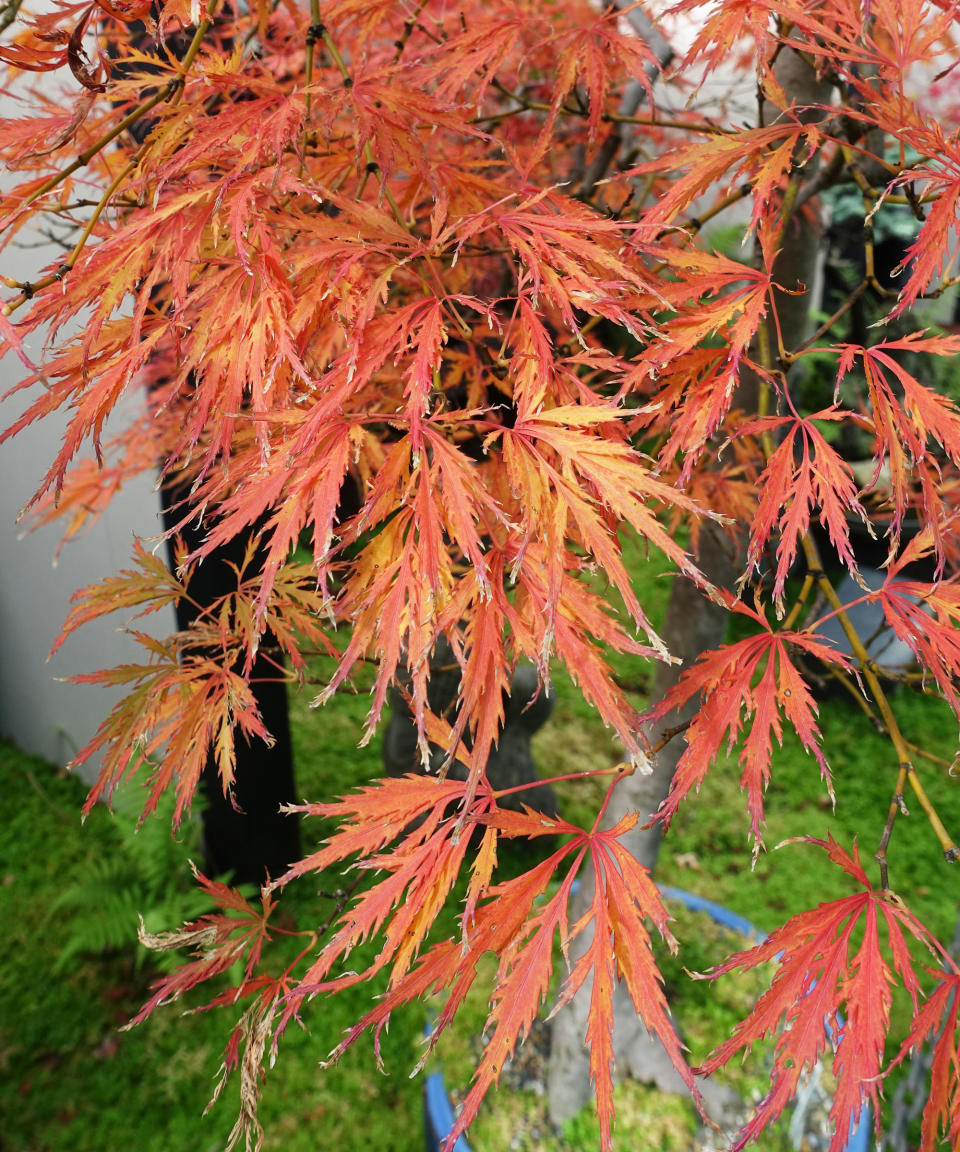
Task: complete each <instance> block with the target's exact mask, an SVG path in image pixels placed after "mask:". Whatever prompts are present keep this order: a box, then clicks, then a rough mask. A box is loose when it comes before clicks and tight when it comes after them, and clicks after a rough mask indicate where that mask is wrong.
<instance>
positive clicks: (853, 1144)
mask: <svg viewBox="0 0 960 1152" xmlns="http://www.w3.org/2000/svg"><path fill="white" fill-rule="evenodd" d="M660 893H661V895H662V896H663V897H664V898H665V899H667V900H677V901H679V902H680V903H681V904H685V905H686V907H687V908H689V909H690V910H691V911H693V912H706V913H707V915H708V916H710V917H712V919H714V920H715V921H716V922H717V923H718V924H722V925H723V926H724V928H729V929H731V930H732V931H734V932H739V933H740V935H741V936H744V937H745V938H746V939H747V940H749V941H751V942H752V943H754V944H759V943H760V942H761V941H763V940H765V939H766V933H765V932H761V931H760V929H759V928H757V927H756V926H755V925H754V924H751V923H750V921H749V920H745V919H744V918H743V917H742V916H738V915H737V914H736V912H731V911H730V909H729V908H724V907H723V906H722V905H720V904H715V903H714V902H713V901H712V900H706V899H704V897H703V896H696V895H694V893H693V892H685V891H684V890H683V889H682V888H669V887H661V889H660ZM841 1024H842V1022H841ZM430 1031H431V1029H430V1027H429V1026H428V1027H427V1034H428V1035H429V1033H430ZM423 1110H424V1123H425V1128H426V1137H427V1152H441V1149H442V1148H443V1143H444V1141H445V1140H446V1138H447V1136H448V1135H449V1134H450V1131H451V1129H452V1128H453V1125H454V1115H453V1107H452V1106H451V1104H450V1097H449V1096H448V1095H447V1087H446V1084H445V1083H444V1080H443V1073H442V1072H431V1073H430V1075H429V1076H428V1077H427V1079H426V1083H425V1085H424V1093H423ZM870 1128H871V1117H870V1105H869V1104H867V1105H865V1106H864V1109H863V1112H862V1113H861V1114H860V1119H859V1121H858V1122H856V1123H855V1124H852V1125H851V1127H850V1139H849V1140H848V1141H847V1145H846V1148H845V1149H844V1152H868V1149H869V1147H870ZM452 1152H472V1150H471V1148H470V1145H469V1144H468V1143H467V1141H466V1139H465V1137H463V1136H459V1137H458V1138H457V1142H456V1144H454V1146H453V1149H452Z"/></svg>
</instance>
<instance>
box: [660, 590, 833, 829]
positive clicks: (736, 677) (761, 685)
mask: <svg viewBox="0 0 960 1152" xmlns="http://www.w3.org/2000/svg"><path fill="white" fill-rule="evenodd" d="M728 602H729V604H730V608H731V611H733V612H736V613H737V614H739V615H742V616H746V617H749V618H750V619H751V620H753V621H754V622H755V623H756V624H758V625H760V626H761V627H762V628H763V629H764V631H763V632H761V633H760V634H759V635H756V636H750V637H748V638H747V639H745V640H738V641H736V642H735V643H733V644H728V645H726V646H725V647H723V648H719V649H717V650H716V651H713V652H706V653H704V654H703V655H702V656H701V657H700V658H699V660H698V661H697V663H696V664H695V665H694V666H693V667H692V668H690V669H688V670H687V671H686V672H684V673H683V675H682V676H681V677H680V679H679V681H678V682H677V684H676V685H675V686H674V687H673V688H671V689H670V691H669V692H668V693H667V695H666V696H665V697H664V699H663V700H662V701H661V702H660V703H659V704H658V705H656V707H654V708H653V709H651V711H650V712H649V714H648V716H647V719H648V720H649V721H650V722H656V721H659V720H662V719H663V718H664V717H666V716H668V715H670V713H671V712H673V711H675V710H676V709H678V708H682V707H683V706H684V705H686V704H687V703H688V702H689V701H690V700H692V699H693V698H694V697H696V696H698V695H699V696H700V704H699V708H698V710H697V712H696V714H695V715H694V717H693V720H692V721H691V722H690V725H689V727H688V728H687V730H686V733H685V735H686V741H687V747H686V749H685V750H684V752H683V754H682V755H681V757H680V760H679V762H678V764H677V770H676V773H675V775H674V777H673V781H672V782H671V785H670V792H669V794H668V796H667V798H666V800H664V802H663V804H662V805H661V807H660V810H659V811H658V813H657V816H656V819H657V820H659V821H661V822H662V823H663V824H664V825H665V826H669V824H670V821H671V820H672V819H673V816H674V815H675V813H676V811H677V809H678V808H679V806H680V803H681V802H682V800H683V799H684V797H685V796H686V795H687V794H688V793H689V791H690V790H691V789H692V788H696V789H698V790H699V787H700V785H701V784H702V782H703V780H704V777H705V776H706V774H707V771H708V770H709V768H710V765H711V764H712V763H713V761H714V760H715V759H716V758H717V756H719V755H720V754H721V752H722V750H723V744H724V741H726V745H727V751H728V752H732V751H733V749H734V747H735V746H737V747H738V749H739V750H738V754H737V755H738V759H739V761H740V765H741V767H742V769H743V771H742V775H741V777H740V788H741V790H746V793H747V808H748V811H749V813H750V835H751V836H752V837H753V839H754V842H755V851H759V849H760V847H761V846H762V837H761V830H762V827H763V793H764V791H765V789H766V785H767V781H768V780H769V778H770V761H771V754H772V751H773V738H776V739H777V740H778V741H782V738H783V719H786V720H787V721H788V722H789V723H790V725H791V726H792V727H793V729H794V730H795V731H796V733H797V735H798V736H799V737H800V742H801V744H802V745H803V747H804V748H805V749H806V750H807V751H808V752H810V753H812V754H813V756H814V758H815V760H816V761H817V764H818V765H819V767H820V774H821V777H822V778H823V780H824V782H825V783H826V785H827V789H828V791H829V792H830V794H831V796H832V787H831V784H830V772H829V768H828V767H827V762H826V759H825V758H824V755H823V752H822V751H821V750H820V730H819V728H818V727H817V724H816V719H815V718H816V715H817V706H816V703H815V702H814V699H813V696H812V695H811V693H810V689H809V688H808V687H807V684H806V682H805V680H804V679H803V677H802V676H801V674H800V672H799V671H798V670H797V668H796V666H795V665H794V664H793V662H792V661H791V659H790V655H789V645H795V646H796V647H797V648H798V649H800V650H801V651H802V652H805V653H807V654H809V655H811V656H814V657H816V658H817V659H819V660H823V661H824V662H825V663H827V664H838V665H839V666H840V667H842V668H844V669H849V668H850V667H851V666H850V662H849V661H848V659H847V658H846V657H845V656H843V655H842V654H841V653H839V652H837V651H836V650H835V649H833V648H831V647H830V645H829V644H827V643H826V642H824V641H823V640H820V639H818V638H817V637H816V636H815V635H813V634H811V633H809V632H792V631H782V632H773V631H771V630H770V626H769V624H768V622H767V621H766V619H765V618H764V617H763V616H762V615H761V614H760V613H759V612H757V611H754V610H753V609H750V608H748V607H747V606H746V605H744V604H742V603H738V602H734V601H733V600H732V598H730V599H729V601H728ZM741 735H742V738H741Z"/></svg>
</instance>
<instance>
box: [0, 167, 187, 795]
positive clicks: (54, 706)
mask: <svg viewBox="0 0 960 1152" xmlns="http://www.w3.org/2000/svg"><path fill="white" fill-rule="evenodd" d="M4 179H5V180H9V179H10V177H9V175H6V174H5V176H4ZM56 258H57V250H56V249H55V248H53V247H52V246H48V247H47V248H46V249H44V248H30V249H22V248H21V249H14V248H8V249H6V250H5V251H4V253H3V271H4V274H5V275H7V276H13V277H16V278H18V279H30V278H32V277H35V275H36V270H37V269H38V268H41V267H42V266H43V265H44V264H46V263H48V262H49V261H51V260H54V259H56ZM3 295H4V296H5V297H6V296H7V295H8V293H6V292H4V293H3ZM34 351H35V352H36V351H39V349H38V348H35V349H34ZM23 374H24V369H23V366H22V365H21V363H20V361H19V360H18V359H17V358H16V356H15V355H13V354H12V353H11V354H8V355H7V356H6V357H5V358H4V359H3V360H0V396H2V395H3V394H4V393H6V392H7V391H8V390H9V388H10V387H12V386H13V385H14V384H16V383H17V382H18V381H19V380H20V378H21V377H22V376H23ZM29 398H30V397H29V396H28V394H26V393H23V394H18V395H16V396H14V397H11V398H9V399H7V400H4V401H0V428H7V427H8V426H9V425H10V424H11V423H13V421H14V420H15V419H16V418H17V417H18V416H19V415H20V413H21V412H22V411H23V409H24V407H25V406H26V404H27V403H28V400H29ZM63 427H64V422H63V421H61V420H59V419H58V418H56V417H54V418H51V419H49V420H47V421H45V422H44V423H43V424H41V425H33V426H31V427H30V428H28V429H27V430H26V431H24V432H22V433H21V434H20V435H19V436H17V437H15V438H14V439H13V440H12V441H8V442H7V443H5V444H4V445H3V446H2V447H0V736H2V737H3V738H5V739H8V740H11V741H13V742H14V743H15V744H17V745H19V746H20V747H21V748H23V749H24V750H25V751H28V752H34V753H37V754H38V755H41V756H44V757H46V758H47V759H48V760H51V761H53V763H55V764H57V765H63V764H66V763H67V761H68V760H70V759H71V757H72V756H73V755H74V754H75V753H76V752H77V751H78V750H79V749H80V748H81V747H82V746H83V745H84V744H85V743H86V742H87V741H88V740H89V739H90V737H91V736H92V735H93V734H94V733H95V732H96V730H97V727H98V725H99V723H100V721H101V720H102V719H103V718H104V717H105V716H106V715H107V714H108V712H109V710H110V708H111V706H112V705H113V703H115V701H116V700H118V699H119V698H120V693H118V692H113V691H112V690H109V689H106V688H100V687H91V686H88V685H76V684H66V683H62V682H60V679H59V678H62V677H66V676H70V675H73V674H75V673H78V672H84V671H92V670H94V669H97V668H105V667H110V666H112V665H114V664H119V663H122V662H125V661H131V660H135V659H140V655H139V654H140V652H141V651H142V650H141V649H140V648H139V646H138V645H136V644H135V643H134V642H133V641H132V640H131V639H130V638H129V637H127V636H125V635H123V634H122V633H121V632H119V631H118V630H117V629H118V628H120V627H121V626H122V625H123V624H124V623H125V622H126V619H125V617H124V616H123V615H121V614H115V615H113V616H110V617H107V618H105V619H103V620H100V621H97V622H95V623H93V624H90V625H88V626H87V627H85V628H83V629H81V630H80V631H79V632H78V633H75V634H74V635H73V636H71V637H70V638H69V639H68V640H67V641H66V643H65V645H64V647H63V648H62V649H61V650H60V652H59V653H58V654H57V655H56V656H55V657H54V659H53V660H52V661H50V663H47V654H48V653H49V651H50V648H51V647H52V645H53V642H54V640H55V639H56V636H57V633H58V631H59V629H60V625H61V624H62V623H63V620H64V618H65V617H66V614H67V612H68V610H69V606H70V597H71V595H72V593H73V592H74V591H75V590H76V589H77V588H80V587H83V586H84V585H86V584H90V583H93V582H94V581H96V580H99V579H102V578H103V577H104V576H106V575H108V574H110V573H112V572H115V571H116V570H117V569H118V568H122V567H127V566H128V564H129V560H130V553H131V545H132V542H133V537H134V535H139V536H144V537H152V536H156V535H157V533H158V532H159V531H160V521H159V519H158V513H159V502H158V497H157V494H156V493H155V492H154V491H153V488H152V481H151V479H149V478H140V479H139V480H138V481H136V482H134V483H133V484H131V485H130V486H129V487H128V488H127V489H125V490H124V491H123V492H122V493H121V494H120V496H119V497H118V498H117V499H116V500H115V501H114V502H113V505H112V506H111V508H110V510H109V511H108V512H107V513H106V514H105V515H104V517H103V518H102V519H101V520H100V521H99V522H98V523H97V524H96V525H95V526H94V527H93V528H92V529H91V530H90V531H89V532H88V533H87V534H86V535H84V536H83V537H82V538H80V539H79V540H77V541H74V542H72V543H70V544H67V545H66V546H65V547H64V549H63V551H62V552H61V554H60V557H59V561H58V563H57V564H56V566H54V564H53V557H54V551H55V548H56V545H57V543H58V541H59V539H60V533H59V531H58V529H57V526H56V525H54V526H51V527H47V528H43V529H40V530H38V531H37V532H34V533H31V534H29V535H28V536H26V537H25V538H23V539H21V538H20V536H21V534H22V530H21V528H20V527H18V525H17V524H16V518H17V516H18V514H19V512H20V510H21V508H23V506H24V505H25V504H26V502H27V501H28V500H29V498H30V497H31V495H32V494H33V492H34V491H35V489H36V487H37V486H38V484H39V483H40V480H41V478H42V477H43V475H44V473H45V471H46V469H47V467H48V466H49V464H50V462H51V461H52V460H53V458H54V456H55V454H56V452H57V450H58V448H59V446H60V437H61V435H62V431H63ZM137 627H138V628H140V629H141V630H143V631H152V632H154V633H155V634H157V635H166V634H168V633H169V632H171V631H172V630H173V629H174V627H175V624H174V620H173V612H172V610H170V611H169V612H158V613H155V614H153V615H151V616H148V617H145V618H144V619H142V620H138V621H137ZM96 769H97V765H96V764H91V765H88V766H87V770H86V771H85V772H84V777H85V779H87V780H88V782H89V780H90V779H91V778H92V777H93V776H95V774H96Z"/></svg>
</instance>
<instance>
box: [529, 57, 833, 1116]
mask: <svg viewBox="0 0 960 1152" xmlns="http://www.w3.org/2000/svg"><path fill="white" fill-rule="evenodd" d="M775 70H776V75H777V79H778V80H779V82H780V84H781V86H782V87H783V89H784V91H785V92H786V93H787V94H788V96H789V97H791V98H792V100H793V101H794V102H795V103H796V104H797V105H800V106H801V107H802V106H810V105H813V104H817V103H828V102H829V98H830V93H829V86H828V85H827V84H826V83H825V82H823V81H820V80H818V79H817V77H816V76H815V74H814V72H813V70H812V69H811V67H810V65H809V64H808V63H807V62H806V61H805V60H804V59H803V58H802V57H801V56H799V55H798V54H797V53H795V52H793V51H791V50H789V49H784V50H782V51H781V52H780V54H779V57H778V59H777V63H776V67H775ZM761 114H762V115H763V116H764V117H769V118H772V117H773V116H774V115H776V112H775V110H774V111H771V110H770V109H769V107H765V108H764V109H763V110H762V112H761ZM809 115H810V117H811V118H813V117H816V116H819V115H822V113H817V112H811V113H809ZM811 175H812V173H811ZM817 257H818V238H817V237H816V236H815V235H814V234H813V230H812V229H810V227H809V226H808V225H805V224H804V222H803V219H802V217H801V216H800V215H799V214H797V215H795V216H794V217H793V218H792V219H791V221H790V222H789V225H788V227H787V229H786V234H785V236H784V241H783V247H782V250H781V252H780V254H779V256H778V258H777V261H776V267H775V279H776V281H777V282H778V283H779V284H781V285H783V286H784V288H786V289H788V290H790V291H792V292H793V293H795V294H792V295H791V294H789V293H788V292H777V293H776V294H775V295H776V301H775V303H776V308H777V313H778V316H779V319H780V330H781V333H782V336H783V340H784V343H785V345H786V347H788V348H789V347H793V346H796V345H798V344H800V343H802V341H803V339H804V338H805V337H806V336H807V335H808V334H809V333H810V332H811V331H812V324H811V321H810V293H811V289H812V286H813V284H814V282H815V280H816V276H817ZM773 340H774V345H773V346H774V347H776V343H775V340H776V337H775V335H773ZM757 387H758V383H757V381H756V380H755V379H744V380H743V381H742V383H741V385H740V389H739V390H738V393H737V395H736V397H735V401H734V402H735V404H736V405H737V406H739V407H743V408H745V409H746V410H748V411H755V410H756V397H757ZM744 545H745V542H743V541H741V542H734V541H731V540H730V539H729V537H727V536H725V535H724V533H723V532H722V531H721V530H720V529H719V528H717V527H716V526H715V525H713V524H707V525H705V526H704V528H703V529H702V532H701V551H700V556H699V563H700V567H701V570H702V571H703V573H704V575H705V576H706V577H707V578H708V579H709V580H710V582H711V583H712V584H714V585H715V586H717V587H725V588H731V589H732V588H733V587H734V585H735V583H736V581H737V579H738V578H739V576H740V575H741V573H742V572H743V569H744V566H745V546H744ZM727 620H728V613H727V612H726V611H725V610H724V609H723V608H721V607H719V606H718V605H716V604H715V603H713V602H712V601H711V600H709V599H708V598H707V597H706V596H704V595H703V594H702V593H701V592H700V591H699V590H698V589H697V588H696V586H695V585H694V584H693V583H692V582H691V581H690V580H687V579H686V578H684V577H679V576H678V577H676V578H675V580H674V582H673V587H672V589H671V595H670V601H669V605H668V608H667V616H666V621H665V624H664V627H663V639H664V641H665V643H666V645H667V648H668V650H669V651H670V652H671V653H672V654H673V655H674V656H677V657H678V658H679V659H680V663H679V664H674V665H665V664H661V665H659V666H658V669H657V674H656V677H655V681H654V686H653V692H652V699H651V703H654V702H656V701H659V700H662V699H663V698H664V696H665V695H666V694H667V692H668V691H669V690H670V688H671V687H672V686H673V685H674V684H675V683H676V682H677V680H678V678H679V677H680V675H681V674H682V672H683V671H684V670H685V669H686V668H689V667H690V666H691V664H693V663H694V662H695V661H696V660H697V658H698V657H699V656H700V654H701V653H702V652H705V651H709V650H710V649H713V648H716V647H718V646H719V645H720V644H722V643H723V639H724V634H725V632H726V626H727ZM695 711H696V703H695V702H694V703H693V704H691V705H690V706H688V707H687V708H685V709H682V710H680V711H677V712H674V713H673V714H671V715H669V716H667V717H665V718H664V720H663V721H662V722H661V724H660V725H659V726H658V727H657V729H656V730H654V731H651V732H650V738H651V743H653V744H656V743H657V742H658V741H659V740H660V739H661V737H662V735H663V734H664V733H665V732H666V731H668V730H669V729H671V728H673V727H676V726H677V725H681V724H684V723H686V722H687V721H688V720H689V719H691V718H692V716H693V714H694V713H695ZM683 747H684V745H683V737H682V736H676V737H674V739H673V740H671V741H670V742H669V743H668V744H667V745H666V746H665V747H664V748H663V749H662V750H661V751H660V752H659V754H658V755H657V757H656V762H655V764H654V765H653V771H652V772H651V773H650V774H649V775H641V774H639V773H636V774H634V775H633V776H630V777H627V778H625V779H624V780H622V781H621V782H620V783H619V784H618V786H617V789H616V792H615V793H614V797H613V799H612V802H611V804H610V808H609V810H608V814H607V820H608V823H609V824H612V823H614V822H615V821H616V820H617V819H619V818H620V817H621V816H622V815H623V814H624V813H626V812H629V811H637V812H639V813H640V814H641V821H640V824H642V823H644V818H645V817H647V816H648V815H651V814H653V813H654V812H656V811H657V809H658V808H659V807H660V804H661V803H662V802H663V800H664V799H665V797H666V796H667V793H668V792H669V790H670V783H671V781H672V779H673V775H674V771H675V769H676V766H677V762H678V761H679V759H680V756H681V755H682V753H683ZM660 839H661V833H660V828H659V826H655V827H653V828H650V829H646V830H643V829H642V828H641V827H640V826H639V825H638V826H637V827H636V828H634V829H633V830H632V831H631V832H629V833H628V834H627V835H626V836H625V837H624V843H625V845H626V846H627V847H628V848H629V849H630V851H631V853H632V854H633V855H634V856H635V857H636V859H637V860H638V861H640V863H641V864H643V865H645V866H646V867H647V868H649V869H651V870H652V869H653V867H654V865H655V864H656V861H657V856H658V854H659V851H660ZM593 888H594V876H593V873H592V869H591V868H589V866H588V868H587V871H586V873H585V874H584V875H583V877H582V879H581V885H580V888H579V890H578V892H577V894H576V895H575V896H574V898H573V907H572V908H571V921H572V922H575V921H576V920H577V919H578V918H579V917H580V916H581V915H582V914H583V913H584V912H585V911H586V910H587V909H588V908H589V906H590V903H591V901H592V898H593ZM583 935H584V936H585V935H586V933H584V934H583ZM574 944H575V949H573V951H574V952H575V954H574V955H573V956H572V957H571V961H572V962H573V961H575V960H576V958H577V956H578V955H582V953H583V952H584V951H585V950H586V948H587V947H588V946H589V939H583V938H578V940H577V941H575V942H574ZM589 1003H590V982H589V981H587V982H586V983H585V984H584V986H583V987H582V988H581V989H580V992H579V993H578V995H577V996H575V997H574V998H573V1000H572V1001H571V1002H570V1003H569V1004H568V1005H566V1006H565V1007H564V1008H563V1009H561V1010H560V1011H559V1012H558V1013H557V1014H556V1015H555V1017H554V1019H553V1029H552V1035H551V1052H550V1066H549V1070H548V1078H547V1096H548V1103H549V1110H550V1118H551V1120H552V1121H553V1123H554V1124H557V1125H559V1124H560V1123H562V1122H563V1121H564V1120H566V1119H568V1118H569V1117H571V1116H573V1115H575V1114H576V1113H577V1112H578V1111H579V1110H580V1109H581V1108H582V1107H583V1106H584V1105H585V1104H586V1103H587V1102H588V1101H589V1099H590V1095H591V1088H590V1074H589V1054H588V1052H587V1050H586V1048H585V1042H584V1037H585V1035H586V1026H587V1015H588V1011H589ZM614 1012H615V1017H614V1019H615V1026H614V1040H613V1048H614V1060H615V1069H614V1074H615V1076H616V1077H617V1078H618V1079H622V1078H624V1077H627V1076H629V1077H632V1078H633V1079H636V1080H638V1081H640V1082H642V1083H650V1084H654V1085H656V1086H657V1087H658V1088H660V1089H661V1090H662V1091H664V1092H672V1093H681V1094H686V1092H687V1089H686V1085H685V1084H684V1082H683V1080H682V1079H681V1077H680V1075H679V1073H678V1072H677V1071H676V1069H675V1068H674V1067H673V1065H672V1063H671V1061H670V1058H669V1056H668V1055H667V1053H666V1051H665V1050H664V1048H663V1046H662V1045H661V1044H660V1043H659V1041H656V1040H655V1039H654V1038H652V1037H651V1036H650V1035H649V1034H648V1033H647V1031H646V1029H645V1028H644V1026H643V1023H642V1021H641V1020H640V1019H639V1018H638V1017H637V1015H636V1013H635V1011H634V1008H633V1005H632V1002H631V1001H630V997H629V995H628V993H627V990H626V988H625V987H624V986H623V985H622V984H620V985H619V986H618V987H617V988H616V989H615V992H614ZM698 1087H699V1089H700V1091H701V1094H702V1097H703V1102H704V1107H705V1110H706V1112H707V1114H708V1116H709V1117H710V1118H711V1119H712V1120H713V1121H714V1122H715V1123H717V1124H720V1125H721V1126H724V1125H729V1124H731V1123H733V1122H736V1120H737V1113H738V1112H739V1111H740V1101H739V1100H738V1099H737V1098H736V1096H735V1094H734V1093H732V1092H731V1091H729V1090H727V1089H724V1088H722V1087H720V1086H718V1085H715V1084H712V1083H709V1082H700V1083H699V1085H698Z"/></svg>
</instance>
